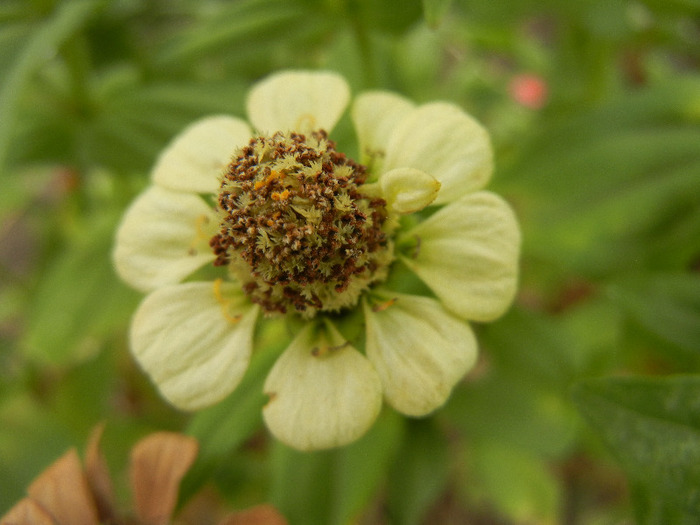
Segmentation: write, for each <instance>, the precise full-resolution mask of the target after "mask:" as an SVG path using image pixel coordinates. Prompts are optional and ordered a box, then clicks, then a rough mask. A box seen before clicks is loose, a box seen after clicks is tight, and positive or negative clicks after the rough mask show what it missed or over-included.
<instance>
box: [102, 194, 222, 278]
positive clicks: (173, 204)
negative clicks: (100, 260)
mask: <svg viewBox="0 0 700 525" xmlns="http://www.w3.org/2000/svg"><path fill="white" fill-rule="evenodd" d="M216 227H217V219H216V216H215V214H214V211H213V210H212V209H211V208H210V207H209V206H207V205H206V204H205V202H204V201H203V200H202V199H201V198H199V197H198V196H197V195H194V194H189V193H180V192H177V191H170V190H166V189H164V188H160V187H158V186H151V187H150V188H148V189H147V190H146V191H144V192H143V193H142V194H141V195H140V196H139V197H138V198H137V199H136V200H135V201H134V202H133V203H132V204H131V206H130V207H129V209H128V210H127V211H126V213H125V214H124V218H123V219H122V222H121V224H120V225H119V228H118V229H117V240H116V244H115V249H114V264H115V267H116V269H117V273H118V274H119V276H120V277H121V278H122V279H124V280H125V281H126V282H127V283H129V284H130V285H131V286H133V287H134V288H137V289H139V290H142V291H150V290H154V289H156V288H158V287H160V286H164V285H166V284H173V283H176V282H179V281H181V280H182V279H184V278H185V277H187V276H188V275H190V274H191V273H192V272H194V271H195V270H196V269H198V268H200V267H201V266H203V265H204V264H206V263H207V262H209V261H212V260H213V259H214V253H213V252H212V251H211V249H210V248H209V239H210V238H211V237H212V236H213V235H214V233H215V231H216Z"/></svg>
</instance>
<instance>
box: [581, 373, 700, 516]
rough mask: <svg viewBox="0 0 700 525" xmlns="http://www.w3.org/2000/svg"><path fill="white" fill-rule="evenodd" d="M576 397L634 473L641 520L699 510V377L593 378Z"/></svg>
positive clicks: (619, 456) (638, 511) (593, 426)
mask: <svg viewBox="0 0 700 525" xmlns="http://www.w3.org/2000/svg"><path fill="white" fill-rule="evenodd" d="M574 399H575V400H576V403H577V404H578V407H579V409H580V410H581V413H582V414H583V415H584V417H585V418H586V419H587V420H588V422H589V423H590V424H591V426H592V428H594V429H595V430H596V431H597V432H598V433H600V435H601V437H602V438H603V440H604V441H605V442H606V444H607V445H608V446H609V447H610V449H611V451H612V452H613V453H614V454H615V456H616V457H617V458H618V459H619V460H620V462H621V463H622V465H623V467H624V468H625V470H626V471H627V473H628V475H629V476H630V479H631V482H632V484H633V487H635V488H636V493H637V494H636V495H637V498H638V499H637V501H636V504H637V515H638V518H639V519H640V522H642V523H655V522H657V521H656V519H657V518H659V517H660V516H661V514H660V513H662V512H663V513H670V514H669V515H674V516H682V515H684V514H692V515H694V516H695V519H697V518H698V516H700V488H699V487H700V410H699V409H700V378H698V377H693V376H685V377H684V376H678V377H667V378H631V377H630V378H603V379H595V380H593V379H592V380H588V381H585V382H582V383H581V384H580V385H578V386H577V388H576V390H575V391H574ZM651 508H654V509H655V511H654V514H652V515H651V516H649V515H648V514H647V513H648V512H649V510H650V509H651ZM654 515H655V516H656V517H654ZM683 519H685V518H683ZM681 522H682V521H675V518H674V521H669V523H681Z"/></svg>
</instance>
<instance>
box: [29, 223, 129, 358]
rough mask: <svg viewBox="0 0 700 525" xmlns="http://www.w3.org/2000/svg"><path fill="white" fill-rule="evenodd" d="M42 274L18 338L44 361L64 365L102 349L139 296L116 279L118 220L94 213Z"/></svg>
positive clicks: (32, 354)
mask: <svg viewBox="0 0 700 525" xmlns="http://www.w3.org/2000/svg"><path fill="white" fill-rule="evenodd" d="M86 222H87V224H86V225H84V226H83V229H82V231H80V233H78V234H77V235H76V237H75V239H74V240H73V241H72V242H69V243H68V244H67V246H65V247H64V250H63V252H62V253H61V254H60V255H59V256H58V257H57V258H56V259H55V260H53V261H51V263H50V265H49V267H48V268H46V270H45V271H44V272H43V274H42V275H41V280H40V282H39V284H38V287H37V289H36V290H35V291H34V300H33V303H32V304H31V309H32V315H31V316H30V317H29V326H28V329H27V332H26V334H25V337H24V338H23V341H22V347H23V348H24V349H25V351H26V353H27V355H28V356H29V357H30V358H32V359H35V360H37V361H38V362H40V363H42V364H53V365H67V364H71V363H75V362H77V361H81V360H83V359H86V358H88V357H90V356H92V355H94V353H95V352H96V351H98V350H99V349H100V344H101V340H102V338H103V337H104V336H105V335H107V334H109V333H110V332H111V331H113V330H115V329H116V328H120V327H122V326H123V325H124V324H125V323H126V320H127V319H128V318H129V315H130V313H131V312H132V311H133V310H134V308H135V306H136V302H137V294H136V293H135V292H134V291H132V290H130V289H129V288H127V287H126V286H125V285H124V284H122V283H121V282H119V280H118V279H117V278H116V275H115V273H114V269H113V267H112V261H111V257H110V253H111V250H112V239H113V234H114V229H115V224H116V218H115V217H114V216H111V215H110V214H107V215H105V216H102V217H92V218H91V219H89V220H88V221H86Z"/></svg>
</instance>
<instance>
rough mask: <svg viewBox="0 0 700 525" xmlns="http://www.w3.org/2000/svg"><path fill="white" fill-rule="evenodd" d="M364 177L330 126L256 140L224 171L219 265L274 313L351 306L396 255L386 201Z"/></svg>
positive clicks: (383, 274)
mask: <svg viewBox="0 0 700 525" xmlns="http://www.w3.org/2000/svg"><path fill="white" fill-rule="evenodd" d="M365 179H366V168H365V167H364V166H362V165H360V164H357V163H356V162H354V161H352V160H350V159H348V158H347V157H346V156H345V155H344V154H342V153H339V152H338V151H336V150H335V144H334V143H333V142H332V141H330V140H328V138H327V134H326V132H325V131H323V130H320V131H315V132H313V133H311V134H310V135H308V136H305V135H303V134H299V133H289V134H285V133H281V132H278V133H275V134H274V135H272V136H269V137H268V136H260V137H255V138H253V139H251V141H250V142H249V144H248V145H246V146H244V147H243V148H241V149H240V150H239V151H238V152H237V154H236V155H235V157H234V159H233V161H232V162H231V163H230V164H229V165H228V167H227V168H226V171H225V173H224V175H223V180H222V182H221V189H220V192H219V198H218V208H219V213H220V219H221V223H220V224H221V227H220V231H219V233H217V234H216V235H215V236H214V237H213V238H212V239H211V242H210V245H211V246H212V248H213V250H214V254H215V255H216V257H217V258H216V260H215V262H214V264H215V265H218V266H223V265H228V267H229V269H230V271H231V272H232V274H233V275H234V276H235V278H236V279H238V280H239V281H240V282H241V283H242V285H243V289H244V290H245V292H246V293H247V294H248V295H249V296H250V298H251V300H252V301H253V302H255V303H258V304H259V305H261V307H262V308H263V310H265V311H266V312H282V313H284V312H287V311H288V310H290V309H293V310H296V311H298V312H301V313H302V314H303V315H304V316H306V317H311V316H313V315H315V313H316V312H317V311H338V310H340V309H342V308H345V307H348V306H353V305H354V304H356V303H357V300H358V298H359V295H360V294H361V292H362V291H363V290H365V289H366V288H367V287H368V286H369V285H370V284H372V283H374V282H377V281H380V280H383V279H385V277H386V273H387V268H388V266H389V264H390V263H391V259H392V249H391V241H390V239H389V236H388V234H387V232H386V231H385V229H384V228H383V226H384V224H385V221H386V218H387V211H386V203H385V201H384V200H383V199H380V198H373V197H370V196H368V195H366V194H364V193H363V192H362V185H363V183H364V182H365Z"/></svg>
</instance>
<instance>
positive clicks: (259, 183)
mask: <svg viewBox="0 0 700 525" xmlns="http://www.w3.org/2000/svg"><path fill="white" fill-rule="evenodd" d="M284 177H285V173H284V172H283V171H276V170H270V174H269V175H268V176H267V177H265V178H264V179H263V180H259V181H257V182H256V183H255V184H253V189H254V190H255V191H257V190H259V189H260V188H263V187H265V186H268V185H270V183H272V181H274V180H277V179H283V178H284Z"/></svg>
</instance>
